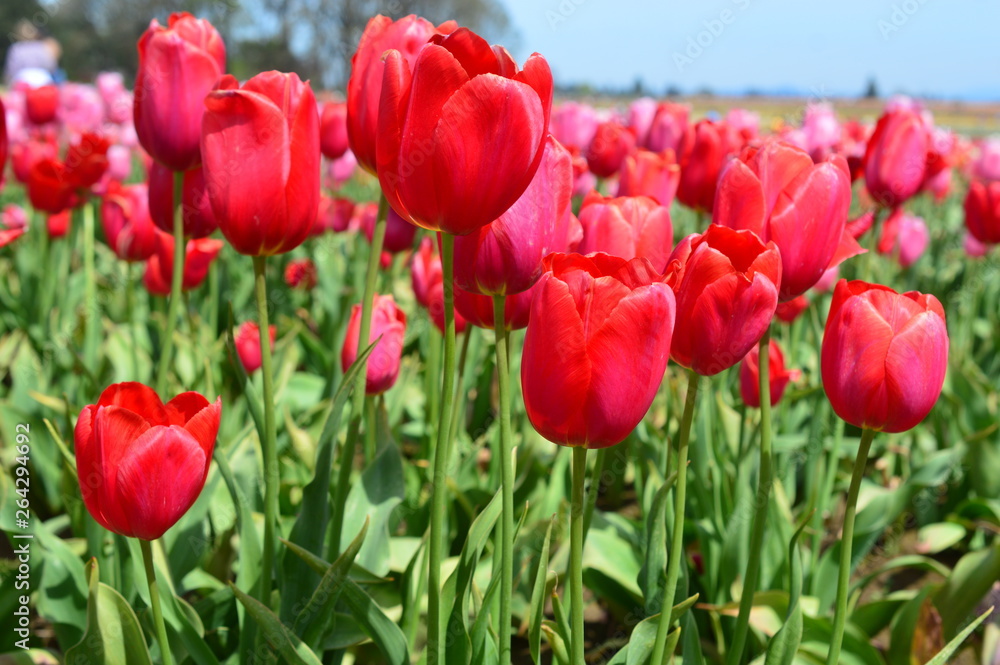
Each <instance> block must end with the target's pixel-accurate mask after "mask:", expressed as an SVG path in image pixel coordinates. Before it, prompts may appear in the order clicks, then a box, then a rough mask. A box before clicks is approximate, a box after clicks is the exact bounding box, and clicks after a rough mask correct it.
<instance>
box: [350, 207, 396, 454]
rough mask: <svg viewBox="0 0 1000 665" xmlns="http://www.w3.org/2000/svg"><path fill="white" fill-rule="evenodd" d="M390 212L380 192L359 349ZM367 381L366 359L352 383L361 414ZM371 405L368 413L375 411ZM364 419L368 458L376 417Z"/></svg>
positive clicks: (365, 339)
mask: <svg viewBox="0 0 1000 665" xmlns="http://www.w3.org/2000/svg"><path fill="white" fill-rule="evenodd" d="M388 215H389V202H388V201H387V200H386V198H385V194H383V195H382V196H381V197H380V198H379V202H378V215H377V217H376V218H375V230H374V232H373V233H372V244H371V247H369V251H368V266H367V268H366V269H365V293H364V296H363V299H362V301H361V325H360V327H359V330H358V353H359V354H360V353H361V352H362V351H363V350H364V349H366V348H368V344H369V343H370V341H369V338H370V337H371V330H372V307H373V304H374V302H375V281H376V279H377V278H378V267H379V258H380V257H381V256H382V244H383V242H384V241H385V227H386V218H387V217H388ZM367 384H368V359H367V358H365V360H363V361H362V362H361V367H360V368H359V370H358V376H357V378H356V379H355V384H354V395H353V396H352V397H353V399H354V414H355V416H356V417H359V418H360V417H361V415H362V414H363V413H365V393H366V390H365V388H366V386H367ZM374 413H375V412H374V409H373V410H371V413H370V414H368V415H374ZM366 419H367V420H368V422H367V423H365V443H366V445H365V453H366V455H365V457H366V459H367V461H369V462H370V461H371V460H372V458H373V457H374V452H375V451H374V450H368V448H369V446H368V445H367V444H368V442H369V440H370V441H372V442H374V440H375V439H374V436H373V435H374V432H375V421H374V419H372V418H370V417H369V418H366Z"/></svg>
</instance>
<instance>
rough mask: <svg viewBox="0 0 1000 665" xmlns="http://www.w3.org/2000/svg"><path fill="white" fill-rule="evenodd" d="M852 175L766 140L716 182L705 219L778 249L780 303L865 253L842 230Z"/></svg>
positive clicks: (836, 160) (842, 165)
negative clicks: (712, 205) (712, 204)
mask: <svg viewBox="0 0 1000 665" xmlns="http://www.w3.org/2000/svg"><path fill="white" fill-rule="evenodd" d="M850 205H851V176H850V173H849V171H848V169H847V163H846V162H845V161H844V159H843V158H842V157H839V156H833V157H830V158H829V159H827V160H826V161H823V162H820V163H819V164H814V163H813V160H812V158H811V157H810V156H809V154H808V153H807V152H805V151H804V150H802V149H800V148H796V147H794V146H792V145H791V144H788V143H784V142H782V141H776V140H771V141H767V142H766V143H764V145H763V146H761V147H760V148H747V149H746V150H744V151H743V153H742V154H741V155H740V156H739V158H738V159H733V160H732V161H730V162H729V164H728V165H727V166H726V168H725V170H724V171H723V173H722V176H721V177H720V178H719V187H718V193H717V194H716V198H715V210H714V212H713V215H712V220H713V221H714V222H715V223H716V224H720V225H722V226H728V227H730V228H734V229H749V230H750V231H753V232H754V233H756V234H757V235H758V236H759V237H760V238H761V240H763V241H764V242H772V241H773V242H774V243H775V244H776V245H777V246H778V249H779V250H780V251H781V268H782V270H781V293H780V294H779V295H780V298H781V300H782V301H785V300H791V299H792V298H794V297H796V296H799V295H802V294H803V293H805V292H806V291H807V290H808V289H809V288H810V287H812V286H813V285H814V284H815V283H816V282H817V280H819V278H820V276H822V274H823V273H824V272H825V271H826V270H827V268H830V267H832V266H835V265H837V264H839V263H840V262H841V261H843V260H844V259H846V258H848V257H850V256H854V255H856V254H860V253H862V252H863V251H864V250H863V249H862V248H861V246H860V245H858V243H857V242H856V241H855V240H854V237H853V236H852V235H851V234H850V233H848V232H847V231H846V224H847V211H848V208H849V207H850Z"/></svg>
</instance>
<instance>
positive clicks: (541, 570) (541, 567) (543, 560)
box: [528, 515, 556, 665]
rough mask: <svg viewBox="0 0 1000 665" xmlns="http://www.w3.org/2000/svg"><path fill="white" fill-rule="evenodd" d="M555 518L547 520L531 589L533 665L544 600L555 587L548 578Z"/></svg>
mask: <svg viewBox="0 0 1000 665" xmlns="http://www.w3.org/2000/svg"><path fill="white" fill-rule="evenodd" d="M555 521H556V516H555V515H553V516H552V519H551V520H549V526H548V528H547V529H546V530H545V540H544V541H543V542H542V551H541V553H540V554H539V555H538V570H537V571H536V572H535V584H534V586H532V588H531V611H530V613H529V615H528V647H529V649H530V651H531V660H532V661H534V663H535V665H541V663H540V662H539V660H538V658H539V651H540V650H541V644H542V619H544V618H545V599H546V598H548V597H549V594H550V593H552V587H553V586H555V583H556V577H555V576H554V575H553V576H552V577H549V545H550V544H551V541H552V525H553V524H555Z"/></svg>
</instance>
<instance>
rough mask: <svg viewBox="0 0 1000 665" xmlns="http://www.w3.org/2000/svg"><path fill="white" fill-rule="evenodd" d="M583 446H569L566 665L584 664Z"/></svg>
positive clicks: (584, 464) (584, 451)
mask: <svg viewBox="0 0 1000 665" xmlns="http://www.w3.org/2000/svg"><path fill="white" fill-rule="evenodd" d="M586 476H587V449H586V448H584V447H582V446H581V447H576V448H573V493H572V503H571V505H570V522H569V533H570V536H569V609H570V620H571V621H572V623H573V625H572V626H570V661H569V662H570V664H571V665H584V663H585V661H584V649H583V511H584V505H583V504H584V500H583V483H584V480H585V478H586Z"/></svg>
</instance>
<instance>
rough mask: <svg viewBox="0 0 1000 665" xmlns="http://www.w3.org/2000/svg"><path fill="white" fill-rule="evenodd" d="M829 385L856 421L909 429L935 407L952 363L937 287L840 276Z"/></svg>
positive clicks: (828, 342) (829, 345)
mask: <svg viewBox="0 0 1000 665" xmlns="http://www.w3.org/2000/svg"><path fill="white" fill-rule="evenodd" d="M821 364H822V369H823V388H824V389H825V390H826V395H827V397H828V398H829V399H830V404H831V405H833V410H834V411H835V412H836V413H837V415H838V416H840V417H841V418H843V419H844V420H846V421H847V422H849V423H850V424H852V425H855V426H856V427H866V428H868V429H873V430H877V431H881V432H904V431H906V430H908V429H910V428H912V427H914V426H916V425H917V424H918V423H919V422H920V421H921V420H923V419H924V417H925V416H926V415H927V414H928V413H929V412H930V410H931V408H933V406H934V403H935V402H936V401H937V398H938V395H940V394H941V387H942V386H943V385H944V375H945V370H946V368H947V365H948V330H947V328H946V326H945V318H944V308H942V307H941V303H940V302H939V301H938V299H937V298H935V297H934V296H932V295H925V294H923V293H918V292H916V291H910V292H908V293H902V294H900V293H896V292H895V291H893V290H892V289H890V288H889V287H887V286H882V285H880V284H869V283H867V282H862V281H860V280H858V281H853V282H848V281H847V280H844V279H842V280H840V282H838V283H837V288H836V289H834V292H833V301H832V302H831V303H830V314H829V316H828V317H827V320H826V332H825V334H824V335H823V350H822V363H821Z"/></svg>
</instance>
